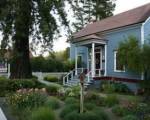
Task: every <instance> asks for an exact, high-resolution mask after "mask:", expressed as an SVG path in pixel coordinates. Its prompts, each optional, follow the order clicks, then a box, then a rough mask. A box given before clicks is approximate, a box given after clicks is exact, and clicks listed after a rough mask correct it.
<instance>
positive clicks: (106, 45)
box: [104, 44, 107, 76]
mask: <svg viewBox="0 0 150 120" xmlns="http://www.w3.org/2000/svg"><path fill="white" fill-rule="evenodd" d="M106 75H107V44H105V74H104V76H106Z"/></svg>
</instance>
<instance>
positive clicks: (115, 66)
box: [114, 51, 125, 72]
mask: <svg viewBox="0 0 150 120" xmlns="http://www.w3.org/2000/svg"><path fill="white" fill-rule="evenodd" d="M116 54H117V51H114V72H125V66H124V70H117V65H116V63H117V60H116Z"/></svg>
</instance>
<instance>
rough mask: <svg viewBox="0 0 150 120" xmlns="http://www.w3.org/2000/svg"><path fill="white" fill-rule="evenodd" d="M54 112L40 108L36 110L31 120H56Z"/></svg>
mask: <svg viewBox="0 0 150 120" xmlns="http://www.w3.org/2000/svg"><path fill="white" fill-rule="evenodd" d="M55 119H56V118H55V114H54V112H53V111H52V110H51V109H50V108H48V107H40V108H38V109H37V110H34V111H33V112H32V114H31V117H30V120H55Z"/></svg>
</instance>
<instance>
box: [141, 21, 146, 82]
mask: <svg viewBox="0 0 150 120" xmlns="http://www.w3.org/2000/svg"><path fill="white" fill-rule="evenodd" d="M144 25H145V22H144V23H142V26H141V47H142V46H143V45H144ZM141 80H144V72H142V73H141Z"/></svg>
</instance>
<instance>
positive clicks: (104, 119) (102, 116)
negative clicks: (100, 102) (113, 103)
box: [93, 107, 109, 120]
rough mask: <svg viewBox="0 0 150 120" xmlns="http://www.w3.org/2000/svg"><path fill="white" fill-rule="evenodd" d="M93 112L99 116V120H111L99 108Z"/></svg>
mask: <svg viewBox="0 0 150 120" xmlns="http://www.w3.org/2000/svg"><path fill="white" fill-rule="evenodd" d="M93 112H94V113H95V114H96V115H98V116H99V120H109V117H108V115H107V114H106V113H105V112H104V111H103V110H102V109H101V108H99V107H97V108H95V109H94V110H93Z"/></svg>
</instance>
